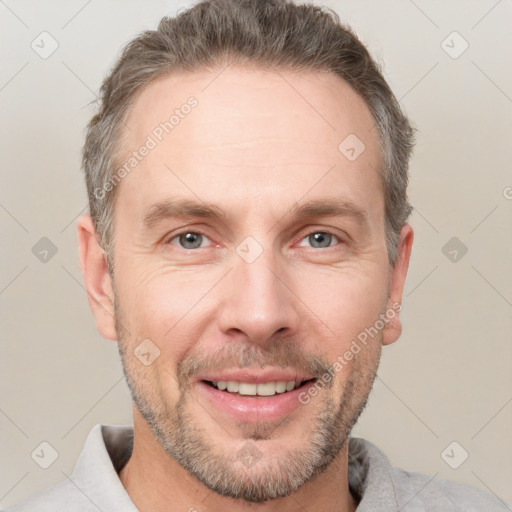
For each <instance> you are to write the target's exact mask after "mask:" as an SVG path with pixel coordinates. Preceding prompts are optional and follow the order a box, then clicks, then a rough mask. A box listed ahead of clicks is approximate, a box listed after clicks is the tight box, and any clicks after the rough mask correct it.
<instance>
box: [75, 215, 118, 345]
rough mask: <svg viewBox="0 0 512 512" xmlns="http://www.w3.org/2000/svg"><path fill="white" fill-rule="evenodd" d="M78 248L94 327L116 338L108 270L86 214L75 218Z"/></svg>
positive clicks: (97, 237) (90, 221) (104, 256)
mask: <svg viewBox="0 0 512 512" xmlns="http://www.w3.org/2000/svg"><path fill="white" fill-rule="evenodd" d="M78 251H79V256H80V268H81V269H82V275H83V278H84V283H85V289H86V290H87V297H88V299H89V305H90V306H91V310H92V313H93V315H94V319H95V320H96V329H98V332H99V333H100V334H101V335H102V336H103V337H104V338H107V339H109V340H113V341H115V340H117V333H116V329H115V320H114V292H113V287H112V281H111V278H110V274H109V272H108V265H107V257H106V255H105V253H104V252H103V249H102V248H101V246H100V244H99V235H98V234H97V233H96V229H95V228H94V223H93V221H92V218H91V216H90V215H82V216H81V217H80V218H79V219H78Z"/></svg>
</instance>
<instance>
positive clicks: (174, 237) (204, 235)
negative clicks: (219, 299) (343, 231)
mask: <svg viewBox="0 0 512 512" xmlns="http://www.w3.org/2000/svg"><path fill="white" fill-rule="evenodd" d="M188 233H190V234H194V235H201V236H203V237H205V238H207V239H208V240H209V237H208V236H207V235H206V234H204V233H202V232H201V231H192V230H190V229H186V230H184V231H181V232H179V233H176V234H175V235H173V236H172V238H170V239H169V240H168V241H167V242H166V243H167V244H170V245H174V244H172V241H173V240H175V239H179V237H180V236H182V235H186V234H188ZM316 233H322V234H323V235H330V236H332V237H334V238H335V239H336V240H338V244H339V243H343V240H342V238H341V237H340V236H339V235H337V234H336V233H333V232H332V231H329V230H325V229H316V230H313V231H310V232H309V233H306V234H305V235H304V236H303V237H302V238H301V239H300V242H302V241H303V240H304V239H306V238H308V237H309V236H310V235H314V234H316ZM338 244H334V245H330V246H328V247H320V248H319V247H311V246H310V248H311V249H323V250H326V249H332V248H334V247H336V245H338ZM178 247H179V248H180V249H183V250H184V251H197V250H198V249H204V247H197V248H195V249H186V248H185V247H180V246H178Z"/></svg>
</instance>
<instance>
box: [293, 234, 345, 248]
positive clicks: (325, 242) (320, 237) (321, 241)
mask: <svg viewBox="0 0 512 512" xmlns="http://www.w3.org/2000/svg"><path fill="white" fill-rule="evenodd" d="M302 240H308V241H309V242H310V243H311V245H312V247H314V248H315V249H323V248H325V247H330V246H331V242H332V241H338V242H339V238H338V237H337V236H336V235H334V234H333V233H328V232H326V231H315V232H313V233H310V234H309V235H307V236H305V237H304V238H303V239H302ZM300 246H302V244H300Z"/></svg>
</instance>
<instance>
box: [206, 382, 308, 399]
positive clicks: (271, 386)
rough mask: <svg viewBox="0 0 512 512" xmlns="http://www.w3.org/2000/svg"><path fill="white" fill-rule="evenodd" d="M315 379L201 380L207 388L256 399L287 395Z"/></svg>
mask: <svg viewBox="0 0 512 512" xmlns="http://www.w3.org/2000/svg"><path fill="white" fill-rule="evenodd" d="M315 380H316V379H314V378H312V379H300V380H288V381H286V380H278V381H269V382H259V383H255V382H240V381H234V380H229V381H225V380H219V381H210V380H202V381H201V382H204V383H205V384H207V385H208V386H210V387H212V388H214V389H217V390H219V391H224V392H226V393H229V394H231V395H238V396H247V397H258V396H265V397H269V396H275V395H281V394H286V393H289V392H290V391H294V390H296V389H299V388H301V387H303V386H306V385H308V384H312V383H313V382H314V381H315Z"/></svg>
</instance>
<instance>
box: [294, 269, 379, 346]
mask: <svg viewBox="0 0 512 512" xmlns="http://www.w3.org/2000/svg"><path fill="white" fill-rule="evenodd" d="M303 275H304V276H305V278H304V279H300V281H299V280H298V281H297V284H296V288H295V289H296V290H298V292H297V295H298V296H299V297H300V299H301V300H302V301H303V302H304V304H305V305H306V306H307V308H308V309H309V310H310V313H309V315H308V316H310V317H311V315H314V316H317V317H318V318H319V319H320V320H321V321H322V323H323V325H324V327H325V333H326V334H327V335H328V336H329V338H332V339H333V343H332V344H330V346H331V347H332V349H333V350H332V351H338V352H339V351H344V348H345V346H346V344H347V343H350V341H351V340H352V339H354V338H355V337H356V336H357V335H358V334H359V333H360V332H361V331H363V330H364V329H365V328H368V327H370V326H372V325H374V323H375V321H376V320H377V319H378V318H379V315H380V313H381V312H382V308H383V307H384V306H385V302H386V297H387V287H386V279H385V276H384V275H383V274H382V271H375V272H372V271H371V270H370V271H369V270H367V271H365V272H361V271H360V270H359V269H353V268H352V269H341V270H340V269H336V270H333V271H329V272H325V271H324V272H321V273H320V272H316V273H315V272H309V273H304V274H303ZM320 341H321V340H320Z"/></svg>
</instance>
